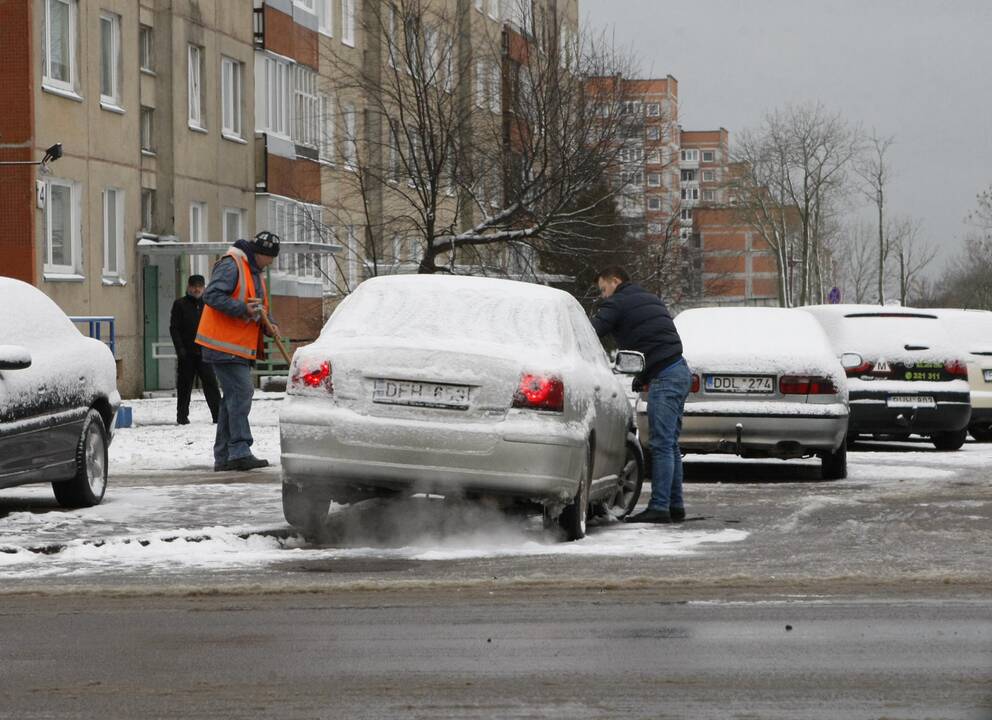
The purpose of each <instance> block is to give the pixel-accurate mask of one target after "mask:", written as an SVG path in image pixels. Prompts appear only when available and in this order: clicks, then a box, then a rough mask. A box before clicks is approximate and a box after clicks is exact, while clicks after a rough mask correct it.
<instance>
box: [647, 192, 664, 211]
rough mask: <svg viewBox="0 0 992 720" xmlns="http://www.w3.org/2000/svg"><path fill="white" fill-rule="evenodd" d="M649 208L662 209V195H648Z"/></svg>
mask: <svg viewBox="0 0 992 720" xmlns="http://www.w3.org/2000/svg"><path fill="white" fill-rule="evenodd" d="M648 210H655V211H657V210H661V195H648Z"/></svg>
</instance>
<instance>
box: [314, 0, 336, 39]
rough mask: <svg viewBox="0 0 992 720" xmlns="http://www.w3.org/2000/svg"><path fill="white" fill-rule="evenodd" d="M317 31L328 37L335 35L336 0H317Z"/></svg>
mask: <svg viewBox="0 0 992 720" xmlns="http://www.w3.org/2000/svg"><path fill="white" fill-rule="evenodd" d="M316 11H317V32H319V33H320V34H322V35H326V36H327V37H334V2H333V0H317V6H316Z"/></svg>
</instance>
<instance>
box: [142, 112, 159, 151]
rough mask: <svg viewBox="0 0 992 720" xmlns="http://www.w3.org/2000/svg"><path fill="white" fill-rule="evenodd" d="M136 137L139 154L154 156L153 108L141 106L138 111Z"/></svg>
mask: <svg viewBox="0 0 992 720" xmlns="http://www.w3.org/2000/svg"><path fill="white" fill-rule="evenodd" d="M139 116H140V117H139V129H138V135H139V137H140V140H141V152H143V153H144V154H145V155H154V154H155V135H154V133H155V108H152V107H148V106H147V105H142V106H141V110H140V111H139Z"/></svg>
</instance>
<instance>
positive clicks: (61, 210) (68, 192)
mask: <svg viewBox="0 0 992 720" xmlns="http://www.w3.org/2000/svg"><path fill="white" fill-rule="evenodd" d="M45 198H46V202H45V262H44V265H45V272H46V273H59V274H76V273H79V272H80V270H81V263H80V261H81V251H80V247H79V245H80V232H79V231H80V225H79V185H78V184H77V183H74V182H72V181H70V180H59V179H57V178H48V179H47V180H45Z"/></svg>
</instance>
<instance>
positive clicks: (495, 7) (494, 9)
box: [487, 0, 500, 20]
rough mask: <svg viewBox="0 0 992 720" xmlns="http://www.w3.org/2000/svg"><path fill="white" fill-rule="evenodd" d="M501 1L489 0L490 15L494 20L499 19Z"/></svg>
mask: <svg viewBox="0 0 992 720" xmlns="http://www.w3.org/2000/svg"><path fill="white" fill-rule="evenodd" d="M499 3H500V0H487V4H488V5H489V17H491V18H492V19H493V20H499Z"/></svg>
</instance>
